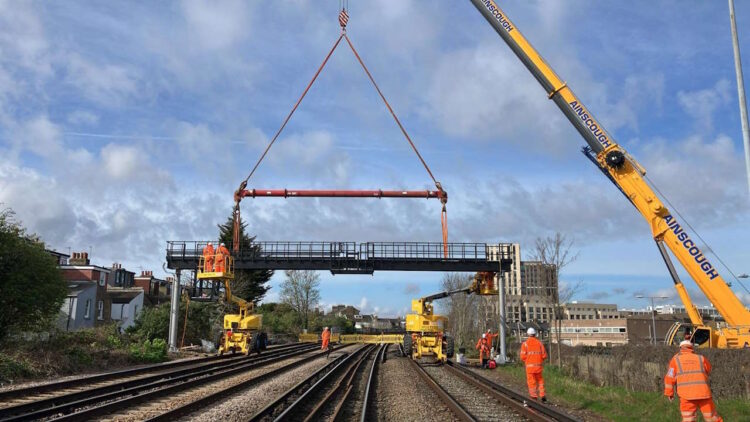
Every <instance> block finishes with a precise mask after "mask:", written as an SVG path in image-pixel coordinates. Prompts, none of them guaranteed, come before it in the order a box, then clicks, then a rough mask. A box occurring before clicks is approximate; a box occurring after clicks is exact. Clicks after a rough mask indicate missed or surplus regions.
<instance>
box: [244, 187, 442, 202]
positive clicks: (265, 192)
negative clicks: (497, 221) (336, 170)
mask: <svg viewBox="0 0 750 422" xmlns="http://www.w3.org/2000/svg"><path fill="white" fill-rule="evenodd" d="M240 196H242V197H243V198H260V197H268V198H425V199H430V198H435V199H443V201H446V200H447V199H448V194H447V193H446V192H445V191H438V190H380V189H378V190H319V189H318V190H290V189H244V190H242V191H240Z"/></svg>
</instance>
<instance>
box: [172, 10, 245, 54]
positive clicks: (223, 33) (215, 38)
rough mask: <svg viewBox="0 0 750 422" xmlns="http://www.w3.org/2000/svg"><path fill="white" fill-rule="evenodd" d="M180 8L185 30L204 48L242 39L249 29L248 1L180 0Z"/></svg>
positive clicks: (219, 46)
mask: <svg viewBox="0 0 750 422" xmlns="http://www.w3.org/2000/svg"><path fill="white" fill-rule="evenodd" d="M182 11H183V13H184V16H185V19H186V21H187V23H188V29H189V32H190V33H192V34H194V39H195V41H197V42H198V43H199V44H200V45H201V46H202V47H204V48H206V49H223V48H227V47H230V46H231V45H232V44H234V43H236V42H238V41H240V40H242V39H243V38H245V37H246V36H247V34H248V32H249V30H250V28H251V24H250V22H249V19H248V12H249V10H248V3H247V2H244V1H241V0H224V1H220V2H216V1H207V0H184V1H183V2H182Z"/></svg>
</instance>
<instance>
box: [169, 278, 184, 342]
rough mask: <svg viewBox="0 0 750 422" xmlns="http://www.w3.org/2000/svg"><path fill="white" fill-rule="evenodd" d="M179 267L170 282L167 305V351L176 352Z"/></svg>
mask: <svg viewBox="0 0 750 422" xmlns="http://www.w3.org/2000/svg"><path fill="white" fill-rule="evenodd" d="M180 275H181V274H180V269H179V268H178V269H177V272H176V274H175V279H174V281H173V282H172V301H171V302H172V303H171V304H170V307H169V351H170V352H177V351H178V350H179V349H178V348H177V323H178V318H179V315H178V314H179V312H180Z"/></svg>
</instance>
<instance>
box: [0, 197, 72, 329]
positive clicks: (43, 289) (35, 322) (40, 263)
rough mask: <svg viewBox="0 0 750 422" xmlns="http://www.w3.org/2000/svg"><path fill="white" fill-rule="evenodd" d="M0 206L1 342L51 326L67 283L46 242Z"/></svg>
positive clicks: (65, 292)
mask: <svg viewBox="0 0 750 422" xmlns="http://www.w3.org/2000/svg"><path fill="white" fill-rule="evenodd" d="M14 217H15V216H14V214H13V211H11V210H9V209H5V210H0V274H1V275H2V276H1V277H0V342H2V341H4V340H7V339H8V337H10V336H13V335H17V334H20V333H22V332H25V331H44V330H47V329H49V328H50V327H51V325H52V322H53V321H54V319H55V318H56V317H57V314H58V312H59V311H60V307H61V306H62V303H63V300H64V299H65V295H66V294H67V287H66V285H65V281H64V280H63V278H62V275H61V274H60V271H59V270H58V269H57V265H56V262H55V259H54V258H53V257H52V256H50V255H49V254H48V253H47V252H45V250H44V244H43V243H42V242H41V241H40V240H39V239H38V238H37V237H36V236H35V235H31V234H28V233H26V229H25V228H24V227H23V226H22V225H21V224H20V223H19V222H17V221H16V220H15V218H14Z"/></svg>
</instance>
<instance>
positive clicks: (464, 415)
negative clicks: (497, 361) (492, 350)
mask: <svg viewBox="0 0 750 422" xmlns="http://www.w3.org/2000/svg"><path fill="white" fill-rule="evenodd" d="M411 362H412V364H413V366H414V368H415V369H416V370H417V372H418V373H419V375H420V376H421V377H422V378H423V379H424V381H425V383H426V384H427V385H428V386H429V387H430V388H431V389H432V390H433V391H434V392H435V393H436V394H437V395H438V397H440V399H441V401H443V403H444V404H445V405H446V406H448V408H449V409H450V410H451V411H452V412H453V413H454V414H455V416H456V417H457V418H458V419H460V420H462V421H472V422H473V421H517V420H529V421H535V422H536V421H539V422H550V421H563V422H577V421H578V420H577V419H574V418H573V417H571V416H570V415H567V414H565V413H562V412H560V411H559V410H557V409H555V408H553V407H550V406H547V405H544V404H542V403H539V402H536V401H533V400H528V401H527V400H526V397H524V396H523V395H521V394H518V393H516V392H515V391H513V390H510V389H508V388H506V387H503V386H502V385H499V384H497V383H495V382H493V381H491V380H489V379H487V378H485V377H483V376H481V375H479V374H477V373H475V372H472V371H469V370H468V369H465V368H463V367H461V366H458V365H455V364H453V363H452V362H450V361H449V362H448V363H447V364H446V365H442V366H434V365H429V366H423V365H420V364H419V363H417V362H415V361H411Z"/></svg>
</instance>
